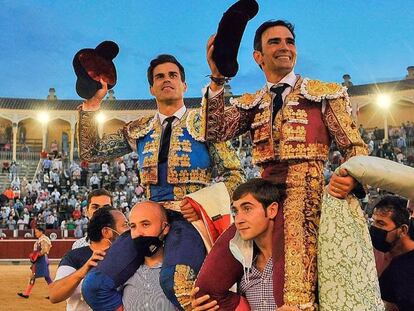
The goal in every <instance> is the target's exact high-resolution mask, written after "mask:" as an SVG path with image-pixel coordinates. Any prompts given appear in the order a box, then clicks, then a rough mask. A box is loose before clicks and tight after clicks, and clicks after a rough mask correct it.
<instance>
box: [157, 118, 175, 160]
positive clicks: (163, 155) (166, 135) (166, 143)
mask: <svg viewBox="0 0 414 311" xmlns="http://www.w3.org/2000/svg"><path fill="white" fill-rule="evenodd" d="M174 119H175V117H174V116H172V117H168V118H166V119H165V120H164V121H166V122H167V126H166V127H165V129H164V131H163V133H162V138H161V148H160V153H159V154H158V163H164V162H166V161H167V160H168V151H169V150H170V138H171V125H172V123H173V121H174Z"/></svg>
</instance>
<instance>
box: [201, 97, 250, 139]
mask: <svg viewBox="0 0 414 311" xmlns="http://www.w3.org/2000/svg"><path fill="white" fill-rule="evenodd" d="M203 102H204V103H203V114H204V116H205V139H206V140H207V141H212V142H217V141H226V140H229V139H231V138H234V137H237V136H239V135H241V134H243V133H245V132H246V131H248V130H249V129H250V124H251V118H252V117H253V115H252V112H251V111H250V110H244V109H241V108H238V107H234V106H232V107H224V91H221V92H220V93H219V94H217V95H216V96H214V97H212V98H207V94H206V96H204V98H203Z"/></svg>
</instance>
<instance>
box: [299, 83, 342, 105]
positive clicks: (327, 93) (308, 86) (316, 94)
mask: <svg viewBox="0 0 414 311" xmlns="http://www.w3.org/2000/svg"><path fill="white" fill-rule="evenodd" d="M300 92H301V93H302V95H303V96H305V98H307V99H309V100H312V101H316V102H320V101H322V100H323V99H335V98H339V97H344V96H347V93H346V87H343V86H342V85H340V84H338V83H330V82H322V81H319V80H310V79H308V78H304V79H303V81H302V84H301V86H300Z"/></svg>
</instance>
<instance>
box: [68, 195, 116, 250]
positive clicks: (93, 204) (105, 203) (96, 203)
mask: <svg viewBox="0 0 414 311" xmlns="http://www.w3.org/2000/svg"><path fill="white" fill-rule="evenodd" d="M110 206H112V195H111V193H110V192H109V191H107V190H106V189H95V190H92V191H91V192H90V193H89V195H88V200H87V206H86V216H87V217H88V218H89V219H91V218H92V216H93V214H94V213H95V212H96V211H97V210H98V209H100V208H102V207H110ZM88 245H89V242H88V237H87V236H84V237H82V238H80V239H78V240H76V241H75V242H74V243H73V245H72V249H75V248H79V247H83V246H88Z"/></svg>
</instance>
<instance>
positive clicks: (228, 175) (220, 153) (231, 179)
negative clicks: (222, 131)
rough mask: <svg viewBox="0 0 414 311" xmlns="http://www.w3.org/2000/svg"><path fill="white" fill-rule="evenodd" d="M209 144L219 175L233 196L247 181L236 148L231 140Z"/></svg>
mask: <svg viewBox="0 0 414 311" xmlns="http://www.w3.org/2000/svg"><path fill="white" fill-rule="evenodd" d="M207 146H208V150H209V153H210V157H211V159H212V161H213V163H214V165H215V167H216V168H217V175H218V176H221V177H222V178H223V182H224V184H225V185H226V187H227V191H228V192H229V195H230V198H231V197H232V195H233V191H234V190H235V189H236V188H237V186H239V185H240V184H242V183H244V182H245V181H246V176H245V173H244V170H243V169H242V166H241V163H240V159H239V157H238V155H237V153H236V150H235V149H234V147H233V146H232V145H231V143H230V142H219V143H207Z"/></svg>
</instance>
